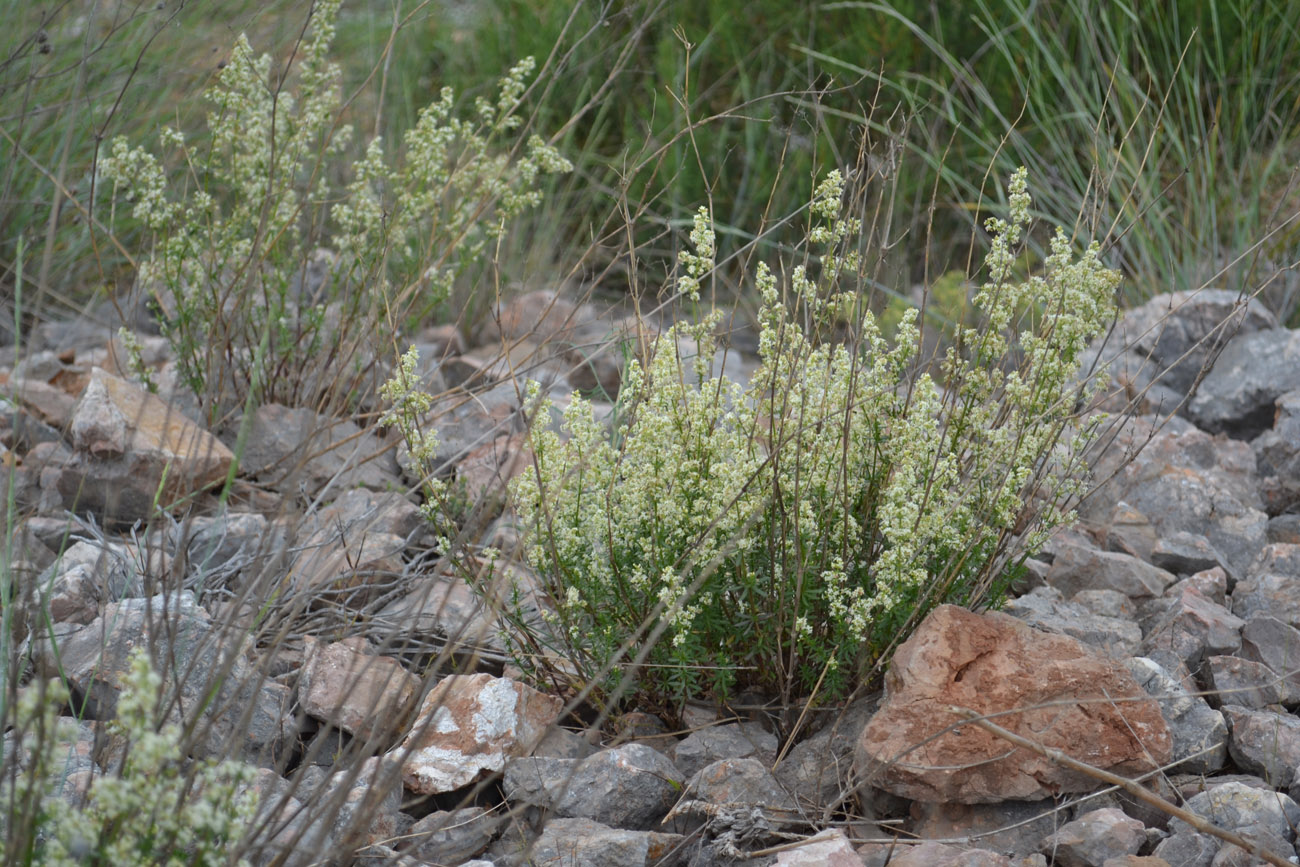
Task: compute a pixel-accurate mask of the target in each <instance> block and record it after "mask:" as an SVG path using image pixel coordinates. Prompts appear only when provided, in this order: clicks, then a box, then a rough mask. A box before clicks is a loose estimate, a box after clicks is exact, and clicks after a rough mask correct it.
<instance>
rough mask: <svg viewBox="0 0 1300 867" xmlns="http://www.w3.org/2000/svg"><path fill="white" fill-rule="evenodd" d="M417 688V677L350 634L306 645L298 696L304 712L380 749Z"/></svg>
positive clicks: (405, 713)
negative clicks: (308, 646)
mask: <svg viewBox="0 0 1300 867" xmlns="http://www.w3.org/2000/svg"><path fill="white" fill-rule="evenodd" d="M312 645H315V642H312ZM419 689H420V679H419V678H418V677H416V676H415V675H413V674H411V673H410V672H408V671H407V670H406V669H405V668H403V667H402V664H401V663H400V662H398V661H397V660H396V659H392V658H391V657H387V656H374V655H372V654H371V653H370V652H369V647H368V646H367V645H366V641H365V639H364V638H349V639H346V640H344V641H340V642H337V643H334V644H327V645H325V646H323V647H322V646H311V647H310V650H309V651H308V656H307V661H306V663H305V664H304V665H303V667H302V672H301V674H300V677H299V680H298V701H299V703H300V704H301V705H302V709H303V710H304V711H305V712H306V713H307V714H308V715H309V716H312V717H315V718H316V719H318V720H320V721H321V722H325V723H329V724H330V725H332V726H336V727H337V728H340V729H342V730H343V731H345V732H347V733H349V734H352V735H355V736H357V737H358V738H361V739H363V740H373V741H375V742H376V744H377V745H378V747H379V748H380V749H384V748H386V747H387V746H389V745H390V742H391V740H392V739H393V738H394V737H395V736H396V734H397V733H398V732H399V731H401V730H402V728H403V727H404V725H405V721H406V718H407V716H408V715H409V714H410V711H411V708H412V705H413V704H414V701H415V699H416V696H417V694H418V692H419Z"/></svg>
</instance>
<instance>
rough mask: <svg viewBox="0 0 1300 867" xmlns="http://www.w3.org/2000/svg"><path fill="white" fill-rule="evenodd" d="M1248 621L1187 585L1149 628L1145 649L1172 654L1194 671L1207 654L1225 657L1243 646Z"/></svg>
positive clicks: (1172, 598)
mask: <svg viewBox="0 0 1300 867" xmlns="http://www.w3.org/2000/svg"><path fill="white" fill-rule="evenodd" d="M1245 625H1246V624H1245V621H1243V620H1242V619H1241V618H1240V617H1237V616H1235V615H1234V614H1233V613H1232V612H1231V611H1229V610H1228V609H1227V608H1224V607H1223V606H1222V605H1219V604H1217V603H1215V602H1212V601H1210V600H1209V599H1207V598H1206V597H1205V596H1204V595H1203V594H1202V593H1201V592H1200V591H1199V590H1197V589H1196V588H1195V587H1193V586H1190V585H1187V586H1184V587H1182V588H1181V589H1180V590H1179V591H1178V593H1176V594H1175V595H1174V596H1172V597H1171V598H1169V600H1168V601H1167V602H1165V603H1164V611H1163V612H1162V613H1161V614H1159V615H1158V616H1156V617H1155V618H1154V619H1153V620H1152V621H1151V623H1150V625H1149V627H1148V628H1147V635H1146V639H1145V640H1144V641H1143V642H1142V648H1143V650H1144V651H1146V652H1150V651H1154V650H1162V651H1165V652H1166V653H1169V654H1172V655H1173V656H1175V657H1177V658H1178V659H1179V660H1181V661H1182V663H1183V664H1184V665H1186V666H1187V667H1188V668H1189V669H1191V670H1193V671H1194V670H1196V669H1197V668H1198V667H1199V666H1200V664H1201V660H1203V659H1204V658H1205V657H1206V656H1222V655H1224V654H1230V653H1235V652H1237V650H1238V649H1240V648H1241V628H1242V627H1243V626H1245Z"/></svg>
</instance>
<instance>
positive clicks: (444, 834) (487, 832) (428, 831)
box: [402, 807, 501, 864]
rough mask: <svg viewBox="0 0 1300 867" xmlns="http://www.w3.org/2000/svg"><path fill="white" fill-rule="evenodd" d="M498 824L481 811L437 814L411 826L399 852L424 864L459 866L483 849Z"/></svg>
mask: <svg viewBox="0 0 1300 867" xmlns="http://www.w3.org/2000/svg"><path fill="white" fill-rule="evenodd" d="M500 822H501V820H500V819H498V818H496V817H495V816H493V815H492V814H491V813H489V812H488V811H487V810H485V809H483V808H482V807H465V808H462V809H459V810H452V811H451V812H444V811H442V810H439V811H437V812H434V813H430V814H429V815H427V816H425V817H424V818H423V819H421V820H420V821H418V822H416V823H415V824H414V825H412V826H411V828H410V830H408V831H407V832H406V840H404V841H403V842H402V849H403V851H405V852H407V853H409V854H411V855H413V856H415V857H416V858H419V859H421V860H424V861H430V862H434V863H439V862H441V863H444V864H460V863H461V862H463V861H468V860H469V859H470V858H473V857H474V856H475V855H478V854H480V853H481V852H483V850H485V849H487V847H488V844H489V843H491V842H492V838H493V837H494V836H495V835H496V830H497V826H498V825H499V824H500Z"/></svg>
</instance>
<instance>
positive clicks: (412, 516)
mask: <svg viewBox="0 0 1300 867" xmlns="http://www.w3.org/2000/svg"><path fill="white" fill-rule="evenodd" d="M316 524H317V525H318V526H319V527H321V528H328V529H335V530H337V531H339V532H340V533H344V534H347V533H350V534H353V535H358V534H360V533H379V534H383V535H388V536H400V537H402V538H403V539H408V538H410V537H411V536H412V535H414V534H416V533H418V532H420V531H421V530H423V529H424V528H425V527H426V526H427V525H428V522H427V521H426V520H425V518H424V515H423V514H421V512H420V509H419V507H418V506H416V505H415V504H414V503H412V502H411V501H410V500H408V499H406V497H403V496H402V495H401V494H399V493H397V492H396V491H371V490H367V489H366V488H352V489H351V490H347V491H344V492H343V493H341V494H339V496H338V499H336V500H335V501H334V502H333V503H331V504H330V505H328V506H326V507H325V508H323V509H321V510H320V512H319V513H318V514H317V515H316Z"/></svg>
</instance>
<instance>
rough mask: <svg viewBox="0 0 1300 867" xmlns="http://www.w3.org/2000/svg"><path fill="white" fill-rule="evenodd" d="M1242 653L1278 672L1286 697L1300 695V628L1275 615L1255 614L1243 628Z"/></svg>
mask: <svg viewBox="0 0 1300 867" xmlns="http://www.w3.org/2000/svg"><path fill="white" fill-rule="evenodd" d="M1241 655H1242V656H1243V657H1245V658H1246V659H1249V660H1253V661H1255V662H1258V663H1261V664H1262V665H1265V666H1267V667H1268V669H1269V670H1270V671H1272V672H1273V674H1275V675H1277V677H1278V678H1280V679H1281V681H1282V683H1281V685H1280V688H1281V689H1282V690H1283V691H1284V692H1283V694H1284V696H1286V697H1288V698H1290V697H1292V696H1295V695H1297V694H1300V629H1296V628H1295V627H1294V626H1292V625H1291V624H1288V623H1283V622H1282V621H1280V620H1278V619H1277V618H1276V617H1268V616H1263V615H1261V616H1257V617H1252V618H1251V619H1250V620H1248V621H1247V622H1246V625H1245V626H1243V627H1242V628H1241ZM1227 703H1229V704H1230V703H1231V702H1227Z"/></svg>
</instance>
